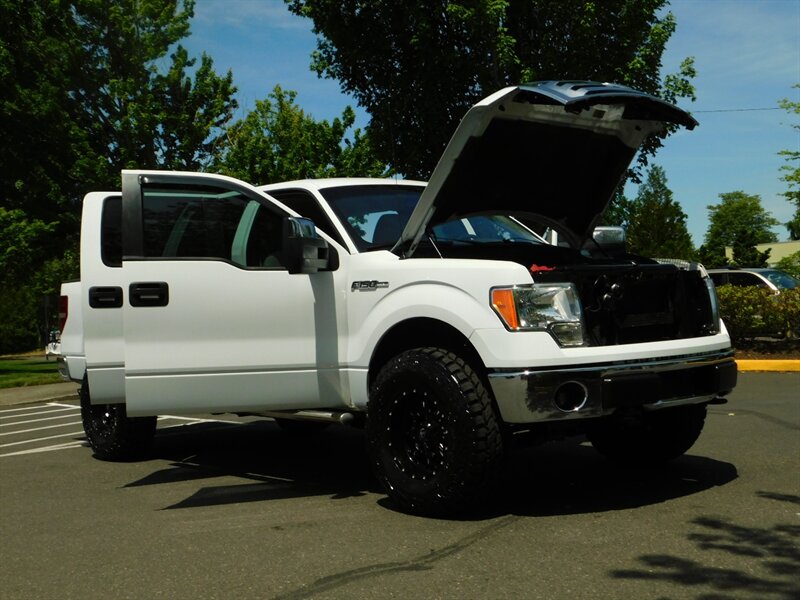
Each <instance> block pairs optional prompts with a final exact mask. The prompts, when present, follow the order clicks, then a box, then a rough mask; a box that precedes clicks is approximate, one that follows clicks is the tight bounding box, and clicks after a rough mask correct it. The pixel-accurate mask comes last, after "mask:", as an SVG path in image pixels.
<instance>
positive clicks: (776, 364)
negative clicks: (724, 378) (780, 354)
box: [736, 360, 800, 373]
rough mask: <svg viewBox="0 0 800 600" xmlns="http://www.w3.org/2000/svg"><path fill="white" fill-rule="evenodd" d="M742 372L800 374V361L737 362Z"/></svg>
mask: <svg viewBox="0 0 800 600" xmlns="http://www.w3.org/2000/svg"><path fill="white" fill-rule="evenodd" d="M736 366H737V367H738V368H739V371H741V372H748V371H749V372H761V373H764V372H767V373H800V360H737V361H736Z"/></svg>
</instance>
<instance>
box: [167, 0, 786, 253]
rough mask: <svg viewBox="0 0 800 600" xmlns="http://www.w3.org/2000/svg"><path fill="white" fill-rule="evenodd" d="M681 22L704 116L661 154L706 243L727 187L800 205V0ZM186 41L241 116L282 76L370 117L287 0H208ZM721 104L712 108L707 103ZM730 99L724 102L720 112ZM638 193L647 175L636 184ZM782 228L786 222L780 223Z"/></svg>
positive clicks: (315, 97)
mask: <svg viewBox="0 0 800 600" xmlns="http://www.w3.org/2000/svg"><path fill="white" fill-rule="evenodd" d="M669 10H670V11H671V12H672V13H673V14H674V15H675V18H676V19H677V23H678V26H677V30H676V32H675V34H674V35H673V36H672V38H671V39H670V41H669V42H668V45H667V49H666V52H665V54H664V57H663V67H664V73H672V72H675V71H677V69H678V65H679V64H680V62H681V60H683V58H685V57H687V56H694V57H695V66H696V68H697V71H698V76H697V78H696V79H695V81H694V85H695V87H696V88H697V101H696V102H694V103H690V102H685V103H683V104H682V106H683V107H684V108H687V109H688V110H691V111H692V112H693V113H694V114H695V117H696V118H697V119H698V120H699V121H700V126H699V127H697V128H696V129H695V130H694V131H680V132H679V133H677V134H675V135H673V136H672V137H670V138H669V139H668V140H667V142H666V145H665V147H664V148H662V150H661V151H660V152H659V154H658V155H657V156H656V158H655V161H654V162H655V163H656V164H659V165H661V166H662V167H663V168H664V170H665V171H666V175H667V182H668V186H669V188H670V189H671V190H672V192H673V194H674V197H675V199H676V200H677V201H678V202H680V204H681V206H682V207H683V210H684V211H685V212H686V214H687V215H688V226H689V232H690V233H691V234H692V237H693V238H694V241H695V244H697V245H699V244H700V243H702V240H703V236H704V234H705V231H706V229H707V227H708V210H707V209H706V206H707V205H709V204H716V203H717V202H718V201H719V194H720V193H723V192H731V191H735V190H742V191H744V192H747V193H749V194H758V195H759V196H761V200H762V204H763V206H764V207H765V208H766V209H767V210H768V211H770V212H771V213H772V214H773V216H775V218H776V219H778V220H779V221H781V222H785V221H788V220H789V219H790V218H791V215H792V212H793V208H792V206H791V205H790V204H789V203H788V202H787V201H786V200H785V199H784V197H783V196H781V195H780V193H781V192H783V191H785V190H786V185H785V184H784V182H782V181H780V176H781V174H780V171H779V169H780V167H781V166H782V165H783V164H786V163H785V161H784V160H783V158H782V157H780V156H778V154H777V153H778V152H779V151H780V150H784V149H792V150H800V134H798V131H797V130H796V129H793V128H792V127H791V125H792V124H797V119H796V117H791V116H790V115H789V114H788V113H786V112H785V111H783V110H744V109H762V108H776V107H777V103H778V101H779V100H780V99H781V98H789V99H791V100H792V101H794V102H800V90H798V89H794V88H792V85H794V84H795V83H800V0H672V3H671V6H670V8H669ZM183 43H184V45H185V46H186V47H187V49H188V50H189V52H190V54H192V55H199V54H200V53H201V52H203V51H205V52H206V53H207V54H209V55H210V56H211V57H212V58H213V59H214V64H215V67H216V70H217V71H218V72H224V71H226V70H227V69H231V70H232V71H233V77H234V82H235V84H236V86H237V87H238V88H239V93H238V99H239V104H240V109H239V112H240V114H239V115H237V116H240V117H241V116H243V115H244V114H245V113H246V111H247V110H249V109H252V108H253V106H254V104H255V101H256V100H257V99H261V98H264V97H265V96H266V95H267V94H268V93H269V92H270V91H271V90H272V88H273V87H274V86H275V85H278V84H279V85H281V86H282V87H283V88H284V89H291V90H295V91H296V92H297V93H298V97H297V102H298V104H299V105H300V106H301V107H302V108H303V109H304V110H305V111H306V112H307V113H309V114H311V115H313V116H314V117H315V118H317V119H332V118H334V117H337V116H339V115H341V112H342V110H343V109H344V107H345V106H347V105H348V104H349V105H351V106H353V107H354V108H356V110H357V114H358V115H359V116H358V122H357V126H361V127H363V126H365V125H366V124H367V123H368V121H369V117H368V115H367V114H366V113H364V112H363V111H359V110H358V109H357V107H356V103H355V100H354V99H352V98H350V97H347V96H345V95H343V94H342V93H341V92H340V90H339V84H338V82H336V81H333V80H328V79H319V78H317V76H316V74H315V73H313V72H311V71H310V70H309V67H308V65H309V62H310V59H309V55H310V54H311V52H312V51H313V50H314V48H315V46H316V40H315V36H314V34H313V33H312V32H311V22H310V21H309V20H308V19H301V18H299V17H295V16H293V15H291V14H290V13H289V11H288V10H287V9H286V8H285V5H284V3H283V1H282V0H197V6H196V8H195V18H194V20H193V22H192V34H191V36H190V37H189V38H188V39H187V40H185V41H184V42H183ZM704 111H711V112H704ZM717 111H725V112H717ZM626 193H627V194H628V195H629V196H632V195H635V194H636V187H635V186H629V187H628V188H627V189H626ZM775 231H776V233H777V234H778V236H779V239H780V240H785V239H788V238H787V233H786V229H785V228H784V227H778V228H776V229H775Z"/></svg>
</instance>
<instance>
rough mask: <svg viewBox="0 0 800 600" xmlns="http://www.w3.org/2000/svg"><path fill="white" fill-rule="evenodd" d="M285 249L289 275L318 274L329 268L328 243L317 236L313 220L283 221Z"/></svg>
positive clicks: (287, 218)
mask: <svg viewBox="0 0 800 600" xmlns="http://www.w3.org/2000/svg"><path fill="white" fill-rule="evenodd" d="M283 249H284V253H285V257H286V268H287V269H288V271H289V273H316V272H317V271H321V270H325V269H327V268H328V265H329V256H330V248H329V247H328V242H326V241H325V240H324V239H322V238H321V237H319V236H318V235H317V228H316V227H315V226H314V221H312V220H311V219H304V218H302V217H286V218H285V219H284V220H283Z"/></svg>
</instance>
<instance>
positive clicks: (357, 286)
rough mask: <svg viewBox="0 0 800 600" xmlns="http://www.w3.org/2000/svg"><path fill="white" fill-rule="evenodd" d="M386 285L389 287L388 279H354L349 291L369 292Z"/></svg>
mask: <svg viewBox="0 0 800 600" xmlns="http://www.w3.org/2000/svg"><path fill="white" fill-rule="evenodd" d="M387 287H389V282H388V281H378V280H377V279H373V280H372V281H354V282H353V285H351V286H350V291H351V292H355V291H360V292H371V291H373V290H377V289H378V288H387Z"/></svg>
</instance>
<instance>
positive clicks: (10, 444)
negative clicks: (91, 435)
mask: <svg viewBox="0 0 800 600" xmlns="http://www.w3.org/2000/svg"><path fill="white" fill-rule="evenodd" d="M70 436H81V437H83V431H73V432H72V433H60V434H58V435H49V436H47V437H42V438H35V439H32V440H22V441H21V442H10V443H8V444H0V448H10V447H11V446H19V445H20V444H33V443H35V442H43V441H45V440H54V439H56V438H62V437H70Z"/></svg>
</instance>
